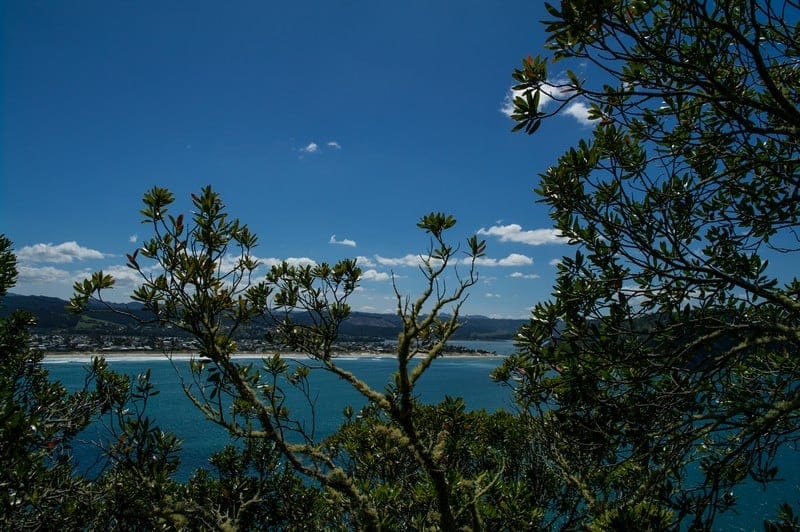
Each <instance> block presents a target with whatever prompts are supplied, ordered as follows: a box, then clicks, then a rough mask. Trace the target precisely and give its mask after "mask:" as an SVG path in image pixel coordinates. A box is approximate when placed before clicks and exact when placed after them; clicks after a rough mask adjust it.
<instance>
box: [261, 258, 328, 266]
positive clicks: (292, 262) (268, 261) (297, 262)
mask: <svg viewBox="0 0 800 532" xmlns="http://www.w3.org/2000/svg"><path fill="white" fill-rule="evenodd" d="M258 262H260V263H261V264H263V265H264V266H266V267H267V268H272V267H273V266H277V265H279V264H282V263H283V262H286V263H288V264H289V266H316V265H317V261H315V260H314V259H309V258H308V257H289V258H286V259H276V258H274V257H268V258H259V259H258Z"/></svg>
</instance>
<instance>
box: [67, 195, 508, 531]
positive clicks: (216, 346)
mask: <svg viewBox="0 0 800 532" xmlns="http://www.w3.org/2000/svg"><path fill="white" fill-rule="evenodd" d="M173 202H174V197H173V195H172V194H171V193H170V192H169V191H168V190H166V189H163V188H158V187H157V188H154V189H152V190H150V191H148V192H147V193H146V194H145V195H144V208H143V210H142V211H141V213H142V215H143V216H144V222H145V223H147V224H149V225H150V226H151V227H152V230H153V237H152V238H150V239H149V240H147V241H146V242H144V244H143V245H142V247H141V248H140V249H139V250H137V251H136V252H134V253H133V254H131V255H128V266H129V267H130V268H132V269H133V270H134V271H135V272H137V273H138V274H139V276H140V277H141V279H142V284H141V285H140V286H139V287H137V288H136V289H135V290H134V293H133V299H134V300H135V301H138V302H140V303H141V304H142V305H143V307H144V309H145V310H147V311H148V312H150V313H151V315H152V320H154V321H156V322H158V323H161V324H165V325H166V324H168V325H170V326H172V327H174V328H177V329H180V330H183V331H185V332H187V333H189V334H190V335H192V336H193V337H194V338H196V339H197V341H198V343H199V346H200V347H199V356H198V357H197V358H196V359H194V360H193V361H192V362H191V364H190V374H189V376H188V377H187V378H184V379H183V382H182V383H183V386H184V390H185V391H186V393H187V395H188V396H189V398H190V399H191V400H192V401H193V402H194V404H195V405H196V406H197V407H198V408H199V409H200V410H201V411H202V412H203V413H204V414H205V415H206V416H207V417H208V419H210V420H212V421H213V422H215V423H217V424H219V425H221V426H223V427H225V428H226V429H227V430H228V431H229V432H230V434H231V435H232V436H234V437H237V438H242V439H243V440H244V441H245V442H246V443H247V446H248V449H249V448H251V446H253V448H258V449H269V450H274V451H275V452H277V454H278V455H279V456H280V460H281V461H283V463H285V464H288V465H289V466H290V467H291V468H292V469H294V470H295V471H296V472H298V473H300V474H302V475H304V476H306V477H307V478H308V479H310V481H311V482H312V483H313V484H315V485H319V486H321V487H323V488H324V489H325V490H326V493H327V497H328V506H334V507H338V508H339V511H338V518H339V522H338V525H337V526H352V527H357V528H364V529H377V528H380V527H381V526H386V525H387V524H388V523H389V522H390V521H391V519H394V518H395V516H396V515H397V513H396V512H395V513H391V512H385V511H384V510H383V508H382V506H381V505H382V504H383V503H384V502H385V499H384V498H383V497H382V495H381V487H379V486H375V485H374V483H373V482H371V481H369V480H368V479H366V478H364V477H363V476H362V474H363V473H364V470H363V469H360V468H358V467H354V466H353V464H354V463H357V462H358V461H359V460H360V459H361V458H360V457H358V456H354V455H351V454H350V450H351V449H353V448H354V447H353V446H351V445H350V443H349V442H348V440H347V439H345V441H344V442H342V440H331V441H330V442H320V441H318V440H317V439H316V438H315V435H314V431H313V423H310V422H309V421H308V419H302V418H300V417H297V416H296V415H295V414H294V413H293V411H292V410H291V409H290V407H291V406H293V405H292V404H291V402H290V400H289V397H290V391H291V390H293V394H294V396H295V397H300V398H301V399H303V400H304V401H305V402H306V403H307V405H306V407H307V408H310V409H311V412H312V418H311V419H312V420H313V406H314V402H313V399H312V398H313V393H312V390H311V388H310V384H309V374H310V372H311V371H314V370H323V371H328V372H331V373H333V374H335V375H337V376H338V377H340V378H341V379H343V380H344V381H346V382H348V383H349V384H350V385H351V386H353V388H355V389H356V390H357V391H358V392H360V393H361V394H362V395H363V396H364V397H365V398H366V399H367V401H368V403H369V406H368V408H369V409H370V411H371V412H374V413H375V414H374V415H376V416H377V417H376V418H375V420H376V421H375V422H374V423H372V424H371V425H370V429H371V430H373V431H375V434H374V435H375V436H377V437H379V438H380V439H381V441H382V442H384V444H385V443H386V442H391V445H392V447H393V449H395V451H396V452H397V453H398V454H399V455H400V456H402V457H404V459H405V460H406V463H407V464H410V466H409V467H411V468H412V469H413V470H414V471H415V475H418V476H419V478H422V479H424V482H423V484H424V486H425V489H426V490H427V491H426V493H427V494H428V499H427V500H426V501H425V504H424V505H423V507H424V508H426V510H424V512H422V513H420V514H419V515H417V516H416V517H415V519H416V521H415V522H416V523H418V524H419V525H420V526H423V527H431V526H435V527H440V528H442V529H445V530H453V529H455V528H457V527H461V526H468V527H472V528H476V529H478V528H481V527H482V526H483V522H482V521H483V516H484V514H486V510H485V508H486V507H487V499H488V497H487V493H488V492H489V491H490V490H492V489H493V488H496V487H497V486H498V482H499V480H500V478H501V476H502V475H501V472H502V470H503V469H504V468H505V467H506V466H505V460H501V461H494V462H486V463H487V464H489V463H491V467H490V468H488V469H486V470H478V469H476V468H470V467H464V468H451V467H449V466H448V463H449V458H450V457H449V452H448V449H449V448H450V447H452V445H453V443H452V442H454V441H455V440H456V439H457V436H458V435H456V434H453V433H451V431H450V429H449V428H448V426H447V425H446V424H445V425H444V426H441V425H440V426H436V425H435V424H429V423H425V422H424V419H425V416H424V415H423V414H422V413H420V412H421V410H420V406H419V405H418V404H417V401H416V399H415V392H414V390H415V387H416V384H417V382H418V381H419V379H420V378H421V377H422V376H423V375H424V374H425V372H426V370H427V369H428V368H429V367H430V365H431V364H432V363H433V361H434V360H435V359H436V358H437V357H438V356H440V355H441V354H442V352H443V349H444V347H445V344H446V342H447V340H448V339H449V338H450V337H451V336H452V334H453V333H454V332H455V331H456V329H457V328H458V327H459V310H460V308H461V305H462V304H463V302H464V300H465V298H466V292H467V289H468V288H470V287H471V286H473V285H474V284H475V283H476V282H477V279H478V277H477V273H476V271H475V265H476V260H477V259H478V258H480V257H481V256H482V255H483V254H484V249H485V244H484V242H482V241H478V240H477V238H476V237H474V236H473V237H471V238H469V239H467V243H466V249H465V251H464V253H463V256H461V257H459V254H460V253H461V252H460V250H459V247H458V246H454V245H451V244H449V243H448V242H447V241H446V238H445V232H446V231H447V230H449V229H451V228H452V227H453V226H454V225H455V223H456V222H455V219H454V218H453V217H452V216H449V215H445V214H442V213H430V214H428V215H425V216H423V217H422V218H421V219H420V221H419V223H418V224H417V225H418V227H419V228H420V229H422V230H424V231H425V232H426V233H428V234H429V235H430V247H429V249H428V252H427V253H426V254H425V255H423V256H421V257H420V266H419V268H420V271H421V272H422V275H423V277H424V279H425V285H424V289H423V291H422V293H421V294H420V295H419V297H418V298H417V299H414V300H412V299H410V298H409V297H406V296H403V295H401V293H400V292H399V290H398V289H397V287H396V286H395V295H396V301H397V313H398V315H399V316H400V317H401V318H402V329H401V332H400V333H399V335H398V344H397V351H396V361H397V371H396V373H395V376H394V382H392V383H390V385H389V386H387V388H386V389H385V390H384V391H379V390H375V389H373V388H371V387H370V386H368V385H367V383H366V382H364V381H363V380H361V379H360V378H359V377H358V376H356V375H354V374H352V373H350V372H349V371H347V370H346V369H344V368H343V367H341V366H340V365H339V363H338V362H337V360H336V357H335V356H333V347H334V342H335V341H336V339H337V336H338V330H339V327H340V325H341V323H342V322H343V321H344V320H345V319H347V317H348V315H349V314H350V307H349V305H348V304H347V299H348V297H349V296H350V294H352V293H353V291H354V290H355V289H356V287H357V284H358V280H359V277H360V274H361V270H360V268H359V267H358V265H357V264H356V261H355V260H351V259H346V260H343V261H341V262H339V263H337V264H334V265H329V264H325V263H323V264H318V265H314V266H303V267H299V266H292V265H289V264H286V263H283V264H279V265H276V266H273V267H272V268H271V269H270V271H269V272H268V273H267V275H266V278H265V279H264V280H262V281H256V280H255V279H254V275H255V272H256V270H257V268H258V267H259V263H258V261H257V260H256V259H255V258H254V256H253V254H252V250H253V248H254V246H255V245H256V242H257V239H256V237H255V236H254V235H253V234H252V233H251V232H250V231H249V229H248V228H247V226H246V225H244V224H242V223H240V222H239V221H238V220H237V219H231V218H229V217H228V214H227V213H226V212H225V208H224V205H223V203H222V200H221V198H220V197H219V195H218V194H216V193H215V192H213V190H212V189H211V187H206V188H204V189H203V190H202V192H201V193H200V194H199V195H193V196H192V204H193V207H194V213H193V215H192V217H191V219H187V218H186V217H184V216H183V215H178V216H173V215H171V214H169V213H168V208H169V207H170V206H171V205H172V203H173ZM459 265H462V266H463V269H464V270H465V273H459V270H458V266H459ZM448 276H451V277H452V278H454V281H453V280H452V279H450V285H449V286H450V288H449V289H448V285H447V283H446V281H447V280H448ZM113 284H114V280H113V278H112V277H110V276H109V275H106V274H104V273H103V272H97V273H95V274H94V275H93V276H92V277H91V278H90V279H86V280H85V281H83V282H81V283H76V285H75V295H74V297H73V298H72V301H71V304H72V306H73V308H74V309H76V310H81V309H84V308H86V306H87V305H88V303H89V301H90V300H97V301H99V302H103V294H104V293H105V290H106V289H109V288H111V287H112V286H113ZM445 311H446V312H447V314H444V312H445ZM132 317H133V318H135V316H132ZM259 321H260V322H261V323H262V324H263V326H264V327H265V328H266V329H267V330H269V336H270V337H271V338H272V339H273V340H274V341H276V342H278V343H279V344H280V345H283V346H286V347H289V348H293V349H297V350H300V351H301V352H303V353H306V354H308V357H309V361H308V362H307V363H303V364H290V363H289V362H287V361H286V360H284V359H283V358H282V357H281V356H280V355H278V354H276V355H274V356H273V357H271V358H265V359H263V361H262V364H261V365H260V367H255V365H254V364H242V363H240V362H238V361H237V360H236V359H235V358H233V356H232V355H234V353H235V352H236V335H237V334H238V333H239V332H240V331H241V330H242V329H243V328H244V327H247V326H251V325H252V324H253V323H256V322H259ZM301 406H302V405H301ZM442 408H447V406H446V405H445V406H443V407H442ZM351 414H352V413H351ZM232 452H233V451H229V452H228V453H227V455H224V456H227V458H225V460H224V463H227V464H239V463H245V462H243V461H247V460H250V459H249V458H247V455H246V453H245V454H235V453H234V454H231V453H232ZM228 455H229V456H228ZM222 457H223V455H220V456H219V457H218V458H217V459H218V460H222ZM507 459H508V457H506V460H507ZM250 463H252V462H250ZM223 478H224V477H223ZM223 478H220V481H222V480H223ZM206 480H207V479H203V478H199V479H198V483H197V486H203V485H205V484H206ZM419 485H420V484H417V483H411V484H408V483H406V484H402V483H401V484H399V485H397V484H396V485H395V486H394V488H398V487H399V488H401V489H403V490H406V491H404V492H402V493H401V494H400V495H399V497H400V498H401V499H405V500H409V501H411V500H413V494H412V493H410V492H409V491H408V490H409V489H412V488H414V486H419ZM383 488H384V490H386V489H394V488H390V487H389V486H383ZM198 489H201V488H198ZM247 489H248V491H249V492H251V493H253V494H254V495H253V499H251V500H249V501H246V502H245V505H244V506H247V511H242V510H243V509H244V506H243V505H241V504H240V503H237V502H236V501H233V502H232V504H229V503H230V502H231V501H227V502H225V504H226V505H228V507H229V508H231V512H232V513H233V514H236V515H239V516H240V517H242V518H243V519H244V518H245V517H246V516H252V515H253V512H256V513H258V512H259V510H258V509H257V507H258V506H259V505H264V504H269V503H270V501H268V500H266V498H265V497H266V496H265V495H264V494H263V493H262V492H261V491H260V490H259V489H258V488H257V487H252V486H251V487H250V488H247ZM384 493H385V491H384ZM240 502H241V501H240ZM412 506H413V505H412ZM489 506H491V505H489ZM416 508H419V506H417V507H416ZM228 517H231V515H229V516H228ZM247 518H248V519H249V517H247Z"/></svg>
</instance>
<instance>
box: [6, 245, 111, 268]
mask: <svg viewBox="0 0 800 532" xmlns="http://www.w3.org/2000/svg"><path fill="white" fill-rule="evenodd" d="M104 257H105V255H104V254H103V253H101V252H99V251H97V250H94V249H89V248H85V247H83V246H81V245H79V244H78V243H77V242H75V241H72V242H63V243H61V244H34V245H32V246H25V247H23V248H21V249H20V250H19V251H17V258H19V259H20V260H21V261H31V262H53V263H57V264H63V263H68V262H72V261H75V260H87V259H102V258H104Z"/></svg>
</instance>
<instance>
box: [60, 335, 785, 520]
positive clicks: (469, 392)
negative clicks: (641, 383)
mask: <svg viewBox="0 0 800 532" xmlns="http://www.w3.org/2000/svg"><path fill="white" fill-rule="evenodd" d="M461 343H462V344H466V346H467V347H471V348H474V349H484V350H487V351H494V352H496V353H498V354H508V353H510V352H511V351H512V350H513V346H512V344H511V342H461ZM501 362H502V357H483V358H451V359H448V358H444V359H439V360H437V361H435V363H434V364H433V365H432V366H431V368H430V370H429V372H428V373H427V374H426V375H425V376H424V377H423V378H422V379H421V380H420V382H419V387H418V391H419V396H420V399H421V400H422V401H423V402H426V403H437V402H440V401H441V400H443V399H444V397H445V395H450V396H460V397H463V398H464V400H465V402H466V404H467V408H470V409H480V408H484V409H486V410H489V411H494V410H497V409H511V408H513V404H512V398H511V394H510V391H509V390H508V388H506V387H504V386H502V385H499V384H496V383H493V382H492V381H491V380H490V379H489V372H490V371H491V370H492V369H494V368H495V367H497V366H498V365H499V364H500V363H501ZM109 364H110V367H111V368H112V369H114V370H115V371H118V372H121V373H125V374H129V375H133V376H135V375H137V374H138V373H141V372H143V371H145V370H146V369H147V368H151V371H152V382H153V383H154V384H155V385H156V387H157V388H158V389H159V391H160V393H159V395H157V396H156V397H154V398H153V399H152V400H151V404H150V407H149V410H148V412H149V415H150V416H151V418H153V419H154V420H155V422H156V423H157V424H158V425H160V426H161V428H162V429H164V430H169V431H172V432H174V433H175V434H176V435H177V436H178V437H179V438H181V439H182V440H183V451H182V452H181V468H180V470H179V471H178V474H177V475H176V477H177V478H178V479H179V480H185V479H186V478H188V475H189V474H190V473H191V471H193V470H194V469H196V468H198V467H207V465H208V462H207V460H208V457H209V455H210V454H211V453H212V452H214V451H215V450H217V449H220V448H221V447H222V446H223V445H225V444H227V443H229V441H230V440H229V438H228V436H227V434H226V433H225V432H224V431H223V430H222V429H220V428H219V427H218V426H216V425H214V424H213V423H211V422H209V421H207V420H206V419H204V418H203V416H202V415H201V414H200V413H199V412H198V411H197V409H196V408H195V407H194V406H193V405H192V404H191V403H190V402H189V400H188V399H187V398H186V396H185V395H184V393H183V391H182V390H181V388H180V387H179V386H177V385H176V384H177V382H178V381H177V376H176V374H175V369H174V368H173V367H172V365H171V364H170V363H169V362H168V361H167V360H166V359H163V358H152V357H151V358H142V357H136V356H131V357H126V358H122V359H114V360H112V361H109ZM176 364H177V366H178V368H179V369H180V368H183V370H184V373H188V369H187V364H188V362H186V361H185V360H179V361H178V362H177V363H176ZM340 364H341V365H342V367H344V368H345V369H347V370H349V371H352V372H353V373H355V374H356V375H358V376H360V377H362V378H363V379H364V380H365V381H367V382H368V383H369V384H370V385H371V386H373V387H374V388H377V389H383V387H384V386H385V385H386V384H388V383H389V382H390V379H391V375H392V373H393V371H394V370H395V362H394V360H392V359H389V358H377V357H375V358H372V357H358V358H356V357H352V358H348V357H342V358H341V360H340ZM46 368H47V369H48V371H49V372H50V375H51V378H53V379H54V380H56V379H57V380H61V381H62V382H63V383H64V384H65V385H66V386H67V387H68V388H70V389H78V388H79V387H80V386H81V385H82V384H83V381H84V377H85V374H86V361H85V360H80V359H77V358H75V359H69V358H65V359H61V360H60V361H58V362H55V361H53V360H52V359H51V360H50V362H48V363H47V364H46ZM311 382H312V386H313V389H314V390H316V391H318V395H317V396H316V409H317V416H316V434H317V437H318V438H321V437H324V436H325V435H327V434H330V433H331V432H333V431H334V430H335V429H336V427H338V426H339V424H340V423H341V422H342V420H343V415H342V410H343V408H344V407H345V406H346V405H348V404H349V405H351V406H353V407H354V408H355V409H357V408H358V407H360V406H361V405H363V404H364V401H363V399H362V398H361V397H360V395H359V394H358V393H357V392H354V391H353V390H352V389H351V388H350V386H349V385H348V384H347V383H345V382H344V381H342V380H340V379H338V378H336V377H334V376H332V375H330V374H327V373H324V372H321V371H319V372H312V376H311ZM100 435H101V432H100V430H99V429H98V428H97V427H94V428H90V429H89V430H88V431H87V432H85V433H84V434H82V435H81V438H80V439H81V440H83V441H85V442H90V441H92V440H97V439H98V438H100ZM75 451H76V457H77V458H78V460H79V462H80V466H81V467H84V468H86V469H89V470H91V468H90V466H91V464H92V463H93V457H94V456H96V450H95V448H94V447H92V446H91V445H80V444H76V448H75ZM779 466H780V474H779V476H780V478H781V479H782V480H781V481H779V482H776V483H773V484H771V485H770V486H769V487H768V488H767V489H766V490H763V489H762V487H761V486H760V485H755V484H751V485H744V486H742V487H740V488H738V489H737V493H736V497H737V500H738V501H739V503H738V505H737V513H732V512H728V513H726V514H722V515H721V516H720V517H719V518H718V519H717V522H716V526H715V527H714V529H715V530H720V531H725V530H736V531H740V530H741V531H751V530H763V525H762V523H763V520H764V518H765V517H771V516H773V514H774V512H775V510H776V509H777V507H778V505H779V504H780V503H782V502H789V503H791V504H793V505H795V506H797V505H798V501H800V461H799V460H798V454H797V452H795V451H791V450H788V449H787V450H786V451H785V452H784V453H782V455H781V456H779Z"/></svg>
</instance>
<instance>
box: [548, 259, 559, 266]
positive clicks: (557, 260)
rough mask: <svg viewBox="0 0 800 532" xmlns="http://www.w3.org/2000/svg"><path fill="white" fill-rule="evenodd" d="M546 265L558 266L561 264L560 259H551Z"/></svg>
mask: <svg viewBox="0 0 800 532" xmlns="http://www.w3.org/2000/svg"><path fill="white" fill-rule="evenodd" d="M547 264H549V265H550V266H558V265H559V264H561V259H553V260H551V261H550V262H548V263H547Z"/></svg>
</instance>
